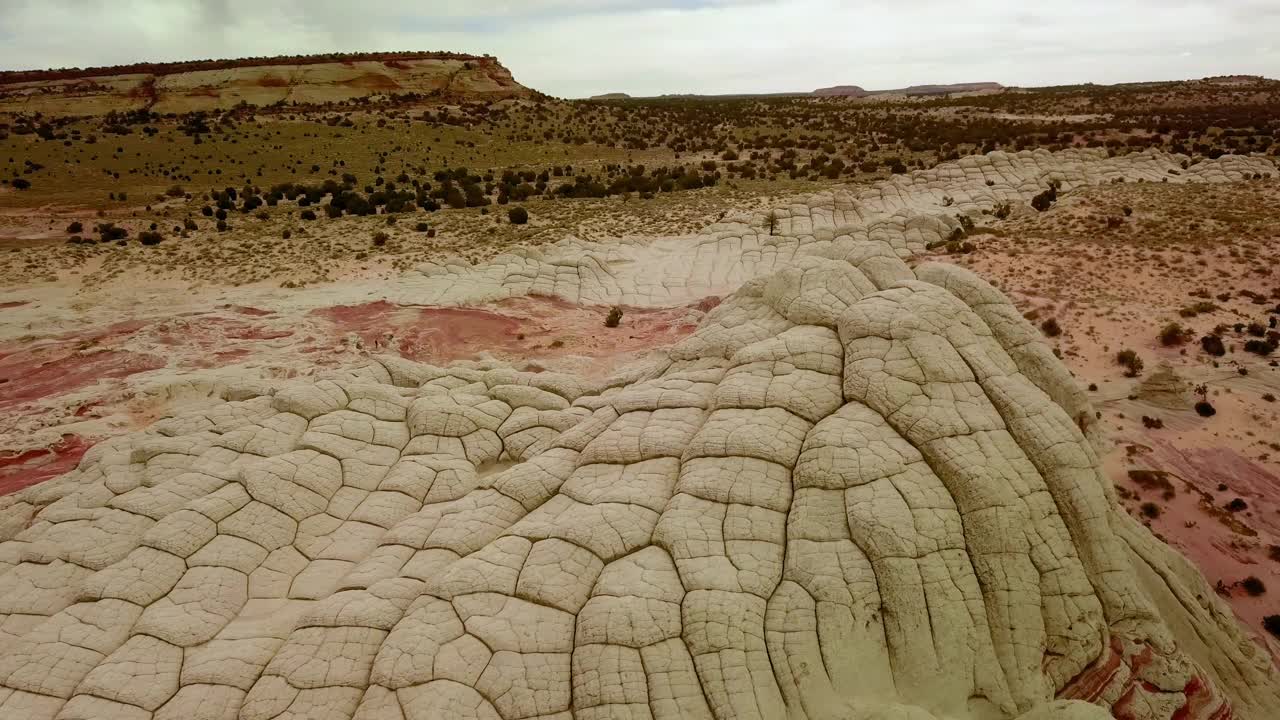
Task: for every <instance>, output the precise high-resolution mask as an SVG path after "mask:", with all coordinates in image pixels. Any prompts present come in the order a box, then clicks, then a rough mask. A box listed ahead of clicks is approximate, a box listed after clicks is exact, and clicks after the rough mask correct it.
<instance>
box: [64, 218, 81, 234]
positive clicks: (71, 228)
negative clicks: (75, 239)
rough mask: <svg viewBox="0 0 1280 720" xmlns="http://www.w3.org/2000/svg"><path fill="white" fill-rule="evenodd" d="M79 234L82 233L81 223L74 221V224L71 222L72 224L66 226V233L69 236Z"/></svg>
mask: <svg viewBox="0 0 1280 720" xmlns="http://www.w3.org/2000/svg"><path fill="white" fill-rule="evenodd" d="M80 232H84V224H83V223H81V222H80V221H79V220H77V221H75V222H73V223H71V224H70V225H68V226H67V233H69V234H72V235H74V234H76V233H80Z"/></svg>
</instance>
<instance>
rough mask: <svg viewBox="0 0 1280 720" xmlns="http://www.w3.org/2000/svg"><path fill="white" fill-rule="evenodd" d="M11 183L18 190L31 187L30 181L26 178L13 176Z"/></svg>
mask: <svg viewBox="0 0 1280 720" xmlns="http://www.w3.org/2000/svg"><path fill="white" fill-rule="evenodd" d="M11 184H12V185H13V187H14V188H16V189H18V190H27V189H29V188H30V187H31V181H30V180H28V179H26V178H14V179H13V182H12V183H11Z"/></svg>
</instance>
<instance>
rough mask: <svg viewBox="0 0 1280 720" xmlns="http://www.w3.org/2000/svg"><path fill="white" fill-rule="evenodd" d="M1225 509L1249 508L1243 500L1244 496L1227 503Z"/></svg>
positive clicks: (1237, 510) (1238, 509) (1238, 510)
mask: <svg viewBox="0 0 1280 720" xmlns="http://www.w3.org/2000/svg"><path fill="white" fill-rule="evenodd" d="M1227 509H1228V510H1230V511H1231V512H1241V511H1243V510H1248V509H1249V503H1247V502H1245V501H1244V498H1236V499H1235V500H1232V501H1231V502H1229V503H1227Z"/></svg>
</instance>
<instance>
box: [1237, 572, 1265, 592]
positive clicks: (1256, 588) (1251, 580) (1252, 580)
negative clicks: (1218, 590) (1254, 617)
mask: <svg viewBox="0 0 1280 720" xmlns="http://www.w3.org/2000/svg"><path fill="white" fill-rule="evenodd" d="M1240 586H1241V587H1243V588H1244V591H1245V592H1247V593H1249V597H1258V596H1259V595H1265V594H1266V592H1267V586H1266V584H1265V583H1263V582H1262V581H1261V580H1259V579H1258V577H1257V576H1256V575H1250V576H1249V577H1247V578H1245V579H1244V580H1241V581H1240Z"/></svg>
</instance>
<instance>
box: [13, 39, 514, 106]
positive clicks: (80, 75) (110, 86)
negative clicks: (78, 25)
mask: <svg viewBox="0 0 1280 720" xmlns="http://www.w3.org/2000/svg"><path fill="white" fill-rule="evenodd" d="M532 95H534V92H533V91H532V90H530V89H529V88H526V87H525V86H523V85H521V84H520V83H518V82H516V81H515V78H513V77H512V75H511V72H510V71H509V70H507V68H505V67H503V65H502V63H500V62H498V60H497V58H495V57H492V56H490V55H464V54H461V53H450V52H396V53H330V54H326V55H294V56H281V57H255V58H242V59H235V60H197V61H194V62H178V63H136V64H133V65H121V66H115V67H97V68H83V69H82V68H62V69H57V70H31V71H16V72H0V112H4V111H9V112H43V113H46V114H52V115H99V114H104V113H107V112H110V111H113V110H114V111H130V110H148V111H151V112H157V113H167V112H179V113H180V112H193V111H198V110H219V109H226V108H231V107H234V106H236V105H239V104H241V103H245V104H248V105H253V106H259V107H262V106H268V105H275V104H278V103H283V104H286V105H293V104H298V105H322V104H325V103H331V102H338V103H341V102H349V101H352V100H358V99H359V98H364V97H374V96H388V97H413V96H417V97H421V98H422V99H426V100H431V99H436V100H440V101H442V102H456V101H459V100H462V101H466V100H482V99H483V100H487V99H503V98H509V97H528V96H532Z"/></svg>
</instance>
